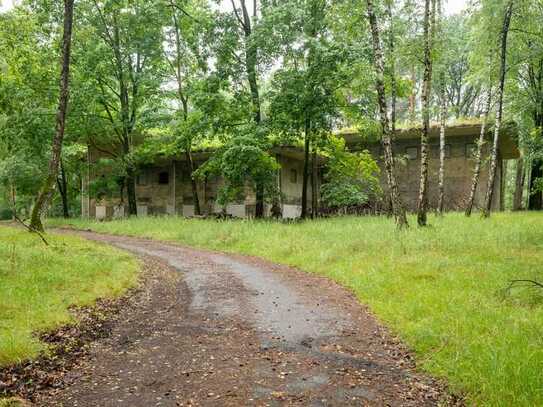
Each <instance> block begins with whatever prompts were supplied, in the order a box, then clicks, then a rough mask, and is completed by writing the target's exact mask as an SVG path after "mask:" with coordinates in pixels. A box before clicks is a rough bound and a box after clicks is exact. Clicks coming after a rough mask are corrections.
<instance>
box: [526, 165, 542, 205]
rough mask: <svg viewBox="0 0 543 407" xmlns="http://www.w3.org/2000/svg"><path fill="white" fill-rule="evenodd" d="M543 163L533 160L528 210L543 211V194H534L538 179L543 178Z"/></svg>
mask: <svg viewBox="0 0 543 407" xmlns="http://www.w3.org/2000/svg"><path fill="white" fill-rule="evenodd" d="M542 166H543V161H541V160H533V161H532V165H531V168H530V188H529V190H528V191H529V194H530V197H529V200H528V209H530V210H537V211H540V210H541V209H543V192H541V191H539V192H534V190H535V183H536V180H537V179H538V178H541V177H543V167H542Z"/></svg>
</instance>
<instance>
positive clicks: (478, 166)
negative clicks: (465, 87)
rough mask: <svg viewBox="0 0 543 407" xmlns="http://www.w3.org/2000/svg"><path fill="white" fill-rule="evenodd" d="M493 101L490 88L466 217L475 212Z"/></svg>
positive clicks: (476, 153)
mask: <svg viewBox="0 0 543 407" xmlns="http://www.w3.org/2000/svg"><path fill="white" fill-rule="evenodd" d="M491 99H492V91H491V89H490V88H489V89H488V93H487V95H486V101H485V107H484V112H483V120H482V123H481V132H480V133H479V140H477V151H476V152H475V169H474V170H473V178H472V180H471V188H470V193H469V197H468V203H467V206H466V212H465V213H466V216H467V217H470V216H471V212H472V210H473V204H474V202H475V192H476V191H477V186H478V184H479V177H480V175H481V164H482V160H483V146H484V144H485V134H486V122H487V121H488V113H489V111H490V102H491Z"/></svg>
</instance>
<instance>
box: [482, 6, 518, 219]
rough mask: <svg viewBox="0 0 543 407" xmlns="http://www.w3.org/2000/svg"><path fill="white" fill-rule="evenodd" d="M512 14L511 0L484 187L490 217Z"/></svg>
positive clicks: (503, 38)
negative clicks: (488, 168) (488, 166)
mask: <svg viewBox="0 0 543 407" xmlns="http://www.w3.org/2000/svg"><path fill="white" fill-rule="evenodd" d="M512 13H513V0H510V1H509V2H508V3H507V6H506V8H505V15H504V17H503V26H502V31H501V53H500V59H501V61H500V83H499V87H498V106H497V108H496V123H495V125H494V143H493V144H492V152H491V155H490V170H489V174H488V184H487V187H486V196H485V205H484V208H483V216H484V217H485V218H488V217H489V216H490V209H491V207H492V197H493V195H494V182H495V178H496V167H497V165H498V143H499V139H500V126H501V121H502V113H503V89H504V86H505V70H506V66H505V64H506V57H507V55H506V52H507V35H508V34H509V24H510V23H511V14H512Z"/></svg>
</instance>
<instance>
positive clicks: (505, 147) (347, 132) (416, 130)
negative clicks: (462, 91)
mask: <svg viewBox="0 0 543 407" xmlns="http://www.w3.org/2000/svg"><path fill="white" fill-rule="evenodd" d="M421 130H422V128H421V127H420V126H411V127H405V128H399V129H397V130H396V133H395V139H396V140H415V139H419V138H420V133H421ZM439 130H440V126H439V124H438V123H432V124H431V126H430V133H429V137H430V140H432V139H438V138H439ZM480 133H481V123H480V122H470V123H459V124H452V125H447V126H446V127H445V137H446V138H450V137H473V138H474V141H475V140H476V139H477V138H478V137H479V135H480ZM485 133H486V135H485V137H486V139H487V140H492V138H493V137H494V124H493V123H490V124H489V125H488V126H487V128H486V131H485ZM517 134H518V129H517V126H516V125H515V124H514V123H506V124H504V125H503V126H502V128H501V129H500V140H499V148H500V153H501V156H502V158H503V159H514V158H519V157H520V153H519V150H518V147H517V143H516V141H515V140H516V139H517ZM337 135H338V136H341V137H343V138H344V139H345V142H346V143H347V144H354V143H359V142H363V143H367V144H375V143H379V142H380V140H368V139H365V138H364V137H363V136H362V135H361V134H360V132H358V131H357V130H356V129H343V130H340V131H338V132H337Z"/></svg>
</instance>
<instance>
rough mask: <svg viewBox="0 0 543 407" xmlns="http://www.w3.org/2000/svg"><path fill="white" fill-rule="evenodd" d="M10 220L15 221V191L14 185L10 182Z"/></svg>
mask: <svg viewBox="0 0 543 407" xmlns="http://www.w3.org/2000/svg"><path fill="white" fill-rule="evenodd" d="M10 195H11V220H17V189H16V188H15V183H13V182H10Z"/></svg>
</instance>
